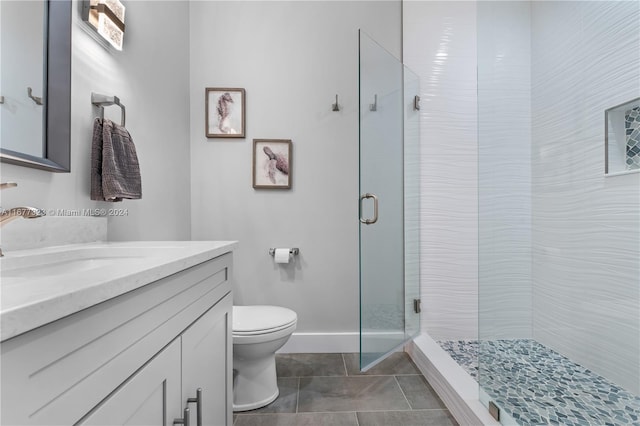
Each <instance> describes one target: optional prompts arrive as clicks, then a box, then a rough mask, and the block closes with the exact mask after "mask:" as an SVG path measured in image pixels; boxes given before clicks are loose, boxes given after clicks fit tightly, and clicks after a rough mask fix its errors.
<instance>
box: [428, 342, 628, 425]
mask: <svg viewBox="0 0 640 426" xmlns="http://www.w3.org/2000/svg"><path fill="white" fill-rule="evenodd" d="M438 344H439V345H440V346H441V347H442V348H443V349H444V350H445V351H447V352H448V353H449V355H450V356H451V357H452V358H453V359H454V360H455V361H456V362H457V363H458V364H460V366H462V368H464V369H465V371H467V372H468V373H469V374H470V375H471V376H472V377H473V378H474V379H475V380H476V381H478V374H480V375H481V377H482V384H483V386H482V387H483V389H484V390H485V391H486V392H487V394H489V396H490V397H491V399H493V401H494V402H496V404H498V406H500V407H501V408H502V409H503V410H505V411H506V412H507V413H508V414H509V415H511V417H513V418H514V419H515V420H516V421H517V422H518V423H520V424H522V425H547V424H548V425H571V426H573V425H581V426H584V425H589V426H600V425H607V426H609V425H611V426H618V425H620V426H628V425H640V397H637V396H635V395H633V394H632V393H630V392H627V391H625V390H624V389H622V388H620V387H618V386H616V385H614V384H613V383H611V382H609V381H608V380H606V379H604V378H603V377H601V376H599V375H597V374H595V373H593V372H591V371H590V370H588V369H586V368H584V367H582V366H580V365H578V364H576V363H575V362H573V361H571V360H569V359H568V358H566V357H564V356H562V355H560V354H558V353H557V352H554V351H552V350H551V349H549V348H547V347H545V346H543V345H541V344H539V343H537V342H536V341H534V340H530V339H517V340H495V341H484V342H482V343H481V344H479V343H478V341H477V340H452V341H439V342H438ZM478 360H480V364H481V366H482V367H481V368H480V371H479V369H478Z"/></svg>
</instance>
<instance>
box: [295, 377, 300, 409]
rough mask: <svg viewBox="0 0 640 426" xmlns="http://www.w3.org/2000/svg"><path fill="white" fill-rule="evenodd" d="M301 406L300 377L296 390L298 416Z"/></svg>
mask: <svg viewBox="0 0 640 426" xmlns="http://www.w3.org/2000/svg"><path fill="white" fill-rule="evenodd" d="M299 404H300V377H298V387H297V389H296V414H298V406H299Z"/></svg>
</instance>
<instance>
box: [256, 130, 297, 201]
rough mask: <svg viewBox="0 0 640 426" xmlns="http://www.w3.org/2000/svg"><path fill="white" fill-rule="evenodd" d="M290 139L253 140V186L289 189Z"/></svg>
mask: <svg viewBox="0 0 640 426" xmlns="http://www.w3.org/2000/svg"><path fill="white" fill-rule="evenodd" d="M292 147H293V144H292V142H291V140H290V139H254V140H253V187H254V188H256V189H290V188H291V178H292V174H291V171H292V168H291V160H292V150H293V148H292Z"/></svg>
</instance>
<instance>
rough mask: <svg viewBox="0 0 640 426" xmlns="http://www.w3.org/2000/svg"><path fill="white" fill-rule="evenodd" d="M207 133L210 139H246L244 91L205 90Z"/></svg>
mask: <svg viewBox="0 0 640 426" xmlns="http://www.w3.org/2000/svg"><path fill="white" fill-rule="evenodd" d="M205 115H206V133H207V137H208V138H244V128H245V92H244V89H239V88H236V89H225V88H220V87H207V88H206V89H205Z"/></svg>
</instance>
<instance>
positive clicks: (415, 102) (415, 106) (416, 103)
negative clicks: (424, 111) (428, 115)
mask: <svg viewBox="0 0 640 426" xmlns="http://www.w3.org/2000/svg"><path fill="white" fill-rule="evenodd" d="M413 109H414V110H416V111H420V96H418V95H415V96H414V97H413Z"/></svg>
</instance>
